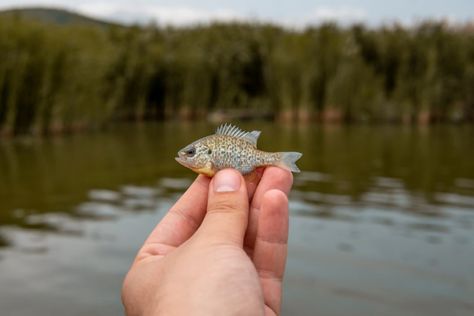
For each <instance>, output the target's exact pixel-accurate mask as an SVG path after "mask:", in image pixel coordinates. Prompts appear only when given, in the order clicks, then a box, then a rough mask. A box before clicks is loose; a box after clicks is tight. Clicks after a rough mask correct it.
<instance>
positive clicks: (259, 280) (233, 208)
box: [122, 167, 292, 315]
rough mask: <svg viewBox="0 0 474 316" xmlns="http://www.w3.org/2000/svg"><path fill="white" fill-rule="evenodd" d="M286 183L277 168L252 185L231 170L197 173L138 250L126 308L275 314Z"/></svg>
mask: <svg viewBox="0 0 474 316" xmlns="http://www.w3.org/2000/svg"><path fill="white" fill-rule="evenodd" d="M257 182H258V181H257ZM291 185H292V175H291V173H290V172H288V171H285V170H282V169H280V168H276V167H268V168H266V169H265V171H264V173H263V176H261V180H260V183H259V184H258V186H256V183H255V182H250V183H247V184H246V183H245V181H244V178H243V177H242V176H241V175H240V173H238V172H237V171H235V170H232V169H226V170H223V171H220V172H218V173H217V174H216V175H215V176H214V178H213V179H212V180H211V179H209V178H207V177H204V176H198V178H197V179H196V180H195V181H194V183H193V184H192V185H191V186H190V187H189V189H188V190H187V191H186V192H185V193H184V194H183V196H182V197H181V198H180V199H179V200H178V202H176V204H175V205H174V206H173V207H172V208H171V209H170V211H169V212H168V214H167V215H166V216H165V217H164V218H163V219H162V220H161V222H160V223H159V224H158V225H157V226H156V228H155V229H154V230H153V232H152V233H151V234H150V236H149V237H148V239H147V240H146V241H145V243H144V245H143V247H142V248H141V249H140V250H139V252H138V255H137V257H136V258H135V261H134V263H133V264H132V267H131V268H130V271H129V272H128V274H127V276H126V278H125V281H124V284H123V289H122V300H123V303H124V306H125V310H126V313H127V315H278V314H279V313H280V304H281V292H282V278H283V273H284V269H285V261H286V254H287V238H288V199H287V194H288V192H289V190H290V188H291ZM254 193H255V194H254ZM252 196H253V198H252ZM249 201H250V202H249Z"/></svg>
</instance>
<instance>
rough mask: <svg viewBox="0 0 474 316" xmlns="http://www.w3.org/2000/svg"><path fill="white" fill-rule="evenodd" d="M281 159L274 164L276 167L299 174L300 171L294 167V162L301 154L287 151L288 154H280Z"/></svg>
mask: <svg viewBox="0 0 474 316" xmlns="http://www.w3.org/2000/svg"><path fill="white" fill-rule="evenodd" d="M280 155H281V158H280V160H279V161H278V162H277V163H276V164H275V165H276V166H278V167H281V168H283V169H286V170H289V171H292V172H300V169H299V168H298V166H297V165H296V161H297V160H298V159H300V158H301V156H303V154H302V153H299V152H295V151H289V152H280Z"/></svg>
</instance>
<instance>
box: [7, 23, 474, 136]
mask: <svg viewBox="0 0 474 316" xmlns="http://www.w3.org/2000/svg"><path fill="white" fill-rule="evenodd" d="M226 111H230V112H232V113H251V115H264V116H266V117H269V118H273V119H281V120H293V121H295V120H296V121H298V120H299V121H301V120H304V121H320V122H370V123H372V122H374V123H376V122H394V123H431V122H445V121H454V122H460V121H471V122H472V121H473V120H474V29H473V27H472V25H471V26H469V25H464V26H449V25H447V24H444V23H441V22H425V23H421V24H419V25H417V26H415V27H412V28H404V27H402V26H399V25H391V26H383V27H380V28H378V29H372V28H367V27H364V26H363V25H355V26H352V27H346V28H342V27H338V26H337V25H334V24H325V25H320V26H315V27H310V28H307V29H305V30H301V31H296V30H289V29H284V28H281V27H278V26H275V25H267V24H258V23H231V24H211V25H202V26H194V27H188V28H163V27H157V26H152V25H151V26H146V27H137V26H133V27H124V26H118V25H100V26H97V25H87V24H67V25H61V24H55V23H44V22H38V21H34V20H31V19H28V18H24V17H21V16H19V15H11V16H2V17H0V133H1V134H7V135H8V134H21V133H39V134H40V133H46V132H54V131H64V130H71V129H80V128H91V127H94V126H101V125H102V124H104V123H107V122H112V121H116V120H161V119H170V118H177V117H178V118H187V119H197V118H204V117H208V115H209V114H210V113H214V114H216V113H217V114H219V113H220V114H222V115H224V116H225V113H226Z"/></svg>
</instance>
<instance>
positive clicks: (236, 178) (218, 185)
mask: <svg viewBox="0 0 474 316" xmlns="http://www.w3.org/2000/svg"><path fill="white" fill-rule="evenodd" d="M239 188H240V175H239V174H238V172H237V171H235V170H231V169H226V170H222V171H219V172H218V173H217V174H216V175H215V176H214V191H215V192H233V191H237V190H238V189H239Z"/></svg>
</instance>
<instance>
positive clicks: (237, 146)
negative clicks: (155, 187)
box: [175, 124, 302, 177]
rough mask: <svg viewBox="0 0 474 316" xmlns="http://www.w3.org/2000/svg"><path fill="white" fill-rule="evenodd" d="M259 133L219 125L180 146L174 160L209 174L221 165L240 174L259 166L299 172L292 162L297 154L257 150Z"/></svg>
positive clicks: (298, 157)
mask: <svg viewBox="0 0 474 316" xmlns="http://www.w3.org/2000/svg"><path fill="white" fill-rule="evenodd" d="M259 136H260V131H252V132H246V131H243V130H241V129H240V128H238V127H236V126H233V125H230V124H223V125H221V126H219V127H218V128H217V130H216V133H215V134H214V135H210V136H207V137H204V138H201V139H199V140H197V141H195V142H194V143H192V144H190V145H188V146H186V147H184V148H183V149H181V150H180V151H179V152H178V157H176V158H175V159H176V161H178V162H179V163H180V164H182V165H183V166H185V167H187V168H189V169H191V170H193V171H195V172H197V173H201V174H205V175H207V176H209V177H212V176H213V175H214V174H215V173H216V172H217V171H219V170H221V169H225V168H234V169H236V170H238V171H240V173H241V174H243V175H247V174H249V173H251V172H252V171H253V170H254V169H255V168H257V167H260V166H277V167H280V168H283V169H286V170H289V171H292V172H299V171H300V170H299V169H298V167H297V166H296V163H295V162H296V161H297V160H298V159H300V158H301V156H302V154H301V153H298V152H276V153H270V152H265V151H261V150H258V149H257V139H258V137H259Z"/></svg>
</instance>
